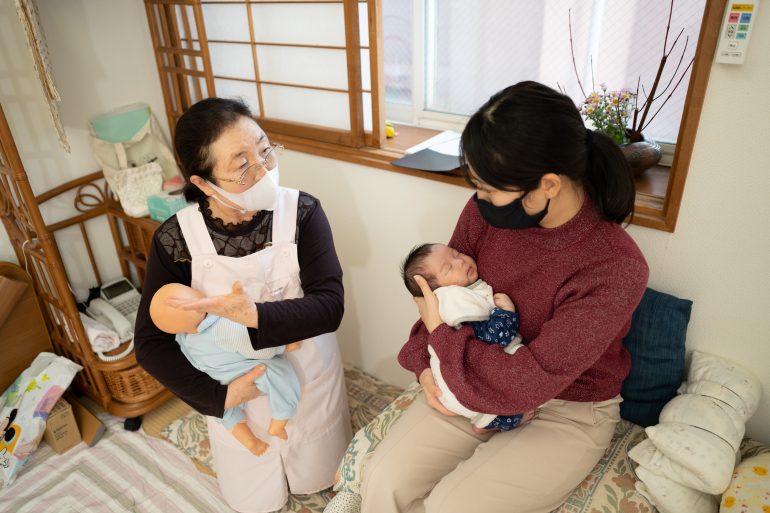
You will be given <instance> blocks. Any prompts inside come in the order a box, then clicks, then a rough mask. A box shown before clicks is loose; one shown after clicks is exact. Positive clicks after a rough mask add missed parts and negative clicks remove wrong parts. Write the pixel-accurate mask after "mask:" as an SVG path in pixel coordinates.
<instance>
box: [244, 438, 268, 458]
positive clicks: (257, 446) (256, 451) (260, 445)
mask: <svg viewBox="0 0 770 513" xmlns="http://www.w3.org/2000/svg"><path fill="white" fill-rule="evenodd" d="M244 445H245V446H246V448H247V449H248V450H249V451H251V454H253V455H254V456H262V455H263V454H265V451H266V450H267V448H268V447H270V445H268V444H267V443H266V442H263V441H262V440H260V439H259V438H256V437H255V438H254V439H253V440H249V441H248V442H246V443H245V444H244Z"/></svg>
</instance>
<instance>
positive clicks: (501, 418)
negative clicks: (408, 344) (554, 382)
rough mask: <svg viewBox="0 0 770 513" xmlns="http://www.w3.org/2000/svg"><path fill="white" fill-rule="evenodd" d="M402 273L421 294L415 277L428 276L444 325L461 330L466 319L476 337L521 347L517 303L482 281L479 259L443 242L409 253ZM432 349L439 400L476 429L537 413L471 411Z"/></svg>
mask: <svg viewBox="0 0 770 513" xmlns="http://www.w3.org/2000/svg"><path fill="white" fill-rule="evenodd" d="M401 274H402V278H403V279H404V283H405V284H406V288H407V289H408V290H409V292H410V293H411V294H412V296H414V297H421V296H422V291H421V290H420V287H419V285H417V282H416V281H415V280H414V276H415V275H420V276H422V277H423V278H425V280H426V281H427V282H428V285H429V286H430V288H431V290H433V292H434V293H435V294H436V297H437V298H438V306H439V315H440V316H441V320H442V321H444V322H445V323H446V324H448V325H450V326H453V327H455V328H459V327H460V325H461V324H462V323H468V324H470V326H472V327H473V331H474V334H475V335H476V338H478V339H481V340H483V341H485V342H488V343H490V344H496V345H499V346H501V347H502V348H503V351H505V352H506V353H508V354H513V353H514V352H516V350H517V349H518V348H519V347H521V337H520V336H519V335H518V334H517V332H516V331H517V329H518V327H519V314H518V313H516V309H515V307H514V305H513V301H511V298H510V297H508V296H507V295H506V294H502V293H497V294H494V293H493V292H492V287H490V286H489V285H488V284H487V283H486V282H485V281H483V280H480V279H479V276H478V270H477V268H476V262H475V261H474V260H473V259H472V258H471V257H470V256H468V255H464V254H462V253H459V252H458V251H456V250H454V249H452V248H450V247H449V246H446V245H444V244H423V245H421V246H418V247H416V248H414V249H413V250H412V251H411V252H410V253H409V255H408V256H407V257H406V259H405V260H404V263H403V265H402V266H401ZM428 352H429V353H430V367H431V371H432V372H433V377H434V379H435V381H436V386H438V388H439V389H440V390H441V396H440V398H439V399H440V400H441V403H442V404H443V405H444V406H445V407H446V408H447V409H448V410H449V411H451V412H454V413H457V414H458V415H462V416H463V417H467V418H469V419H471V423H472V424H473V429H474V431H476V432H484V431H491V430H501V431H508V430H511V429H513V428H515V427H517V426H519V425H520V424H521V423H522V422H523V421H525V420H529V419H530V418H532V416H533V415H534V412H528V413H524V414H517V415H494V414H491V413H479V412H474V411H471V410H469V409H468V408H466V407H465V406H463V405H462V404H460V402H459V401H458V400H457V398H456V397H455V395H454V393H453V392H452V391H451V390H450V389H449V386H448V385H447V383H446V382H445V381H444V379H443V377H442V376H441V365H440V363H441V362H440V361H439V358H438V356H437V355H436V352H435V351H434V350H433V348H432V347H431V346H430V345H429V346H428Z"/></svg>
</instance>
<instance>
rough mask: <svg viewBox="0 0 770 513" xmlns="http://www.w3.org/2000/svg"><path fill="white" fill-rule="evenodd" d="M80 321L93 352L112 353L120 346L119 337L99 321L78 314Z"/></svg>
mask: <svg viewBox="0 0 770 513" xmlns="http://www.w3.org/2000/svg"><path fill="white" fill-rule="evenodd" d="M80 320H81V321H82V322H83V328H84V329H85V330H86V336H88V340H89V342H91V348H92V349H93V350H94V351H101V352H106V351H112V350H113V349H115V348H116V347H118V346H119V345H120V337H118V334H117V333H115V331H113V330H111V329H110V328H108V327H107V326H105V325H104V324H102V323H101V322H99V321H96V320H94V319H92V318H90V317H89V316H87V315H85V314H84V313H83V312H80Z"/></svg>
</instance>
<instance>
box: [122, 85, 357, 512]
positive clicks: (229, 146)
mask: <svg viewBox="0 0 770 513" xmlns="http://www.w3.org/2000/svg"><path fill="white" fill-rule="evenodd" d="M174 146H175V149H176V152H177V155H178V156H179V159H180V161H181V164H182V170H183V173H184V175H185V177H186V178H187V182H188V183H187V185H186V188H185V196H186V197H187V199H188V200H190V201H194V202H195V203H194V204H193V205H192V206H190V207H187V208H185V209H183V210H181V211H180V212H178V213H177V214H176V215H175V216H173V217H171V218H170V219H168V220H167V221H166V222H164V223H163V224H162V225H161V226H160V227H159V228H158V230H157V231H156V233H155V236H154V238H153V244H152V249H151V251H150V256H149V261H148V265H147V275H146V277H145V281H144V287H143V290H142V302H141V306H140V308H139V313H138V315H137V321H136V337H135V344H136V354H137V360H138V361H139V363H140V364H141V365H142V367H144V368H145V369H147V371H148V372H149V373H150V374H152V375H153V376H155V377H156V378H157V379H158V380H159V381H160V382H161V383H163V385H165V386H166V387H167V388H169V389H170V390H171V391H172V392H174V393H175V394H177V395H178V396H179V397H181V398H182V399H183V400H184V401H186V402H187V403H188V404H190V405H191V406H192V407H193V408H195V409H196V410H198V411H199V412H201V413H203V414H205V415H209V416H211V417H222V414H223V412H224V410H225V409H226V408H227V409H229V408H232V407H233V406H236V405H239V404H242V403H246V417H247V422H248V425H249V427H250V428H251V429H252V430H253V431H255V433H256V434H257V436H258V437H259V438H261V439H262V440H265V441H267V442H268V443H269V445H270V447H269V448H268V449H267V451H266V452H265V453H264V454H262V455H261V456H255V455H253V454H252V453H251V452H249V451H248V450H247V449H246V448H244V447H243V446H242V445H241V444H240V443H239V442H238V441H237V440H235V438H234V437H233V435H232V434H231V433H230V432H229V431H228V430H227V429H225V428H224V426H223V425H222V424H221V423H219V422H214V421H213V420H212V419H209V421H208V429H209V438H210V440H211V447H212V451H213V454H214V465H215V467H216V471H217V479H218V481H219V485H220V489H221V490H222V494H223V496H224V498H225V500H227V502H228V503H229V504H230V506H232V508H233V509H235V510H237V511H241V512H255V513H261V512H266V511H273V510H277V509H281V507H282V506H283V505H284V503H285V502H286V499H287V493H288V490H287V483H288V488H289V489H290V490H291V492H292V493H300V494H308V493H314V492H317V491H319V490H321V489H323V488H326V487H328V486H330V485H331V484H332V481H333V479H334V472H335V470H336V468H337V465H338V464H339V460H340V458H341V457H342V454H343V453H344V451H345V447H346V446H347V443H348V441H349V440H350V426H349V422H348V414H347V404H346V395H345V384H344V379H343V373H342V365H341V360H340V356H339V352H338V350H337V341H336V338H335V336H334V334H333V332H334V330H336V329H337V327H338V326H339V323H340V321H341V319H342V313H343V289H342V270H341V268H340V264H339V260H338V259H337V254H336V252H335V250H334V242H333V240H332V233H331V230H330V228H329V223H328V221H327V219H326V215H325V214H324V212H323V210H322V209H321V205H320V202H319V201H318V200H317V199H316V198H314V197H313V196H310V195H308V194H306V193H304V192H299V191H297V190H294V189H287V188H283V187H279V186H278V164H277V160H276V157H275V152H274V151H273V150H274V148H273V146H271V145H270V142H269V141H268V139H267V136H266V135H265V133H264V132H263V131H262V129H261V128H260V127H259V125H257V123H256V122H255V121H254V119H253V118H252V116H251V113H250V112H249V109H248V108H247V107H246V106H245V105H243V104H242V103H240V102H237V101H233V100H224V99H219V98H211V99H207V100H203V101H201V102H199V103H196V104H195V105H193V106H192V107H190V109H189V110H188V111H187V112H185V113H184V114H183V115H182V117H181V118H179V121H178V122H177V125H176V133H175V137H174ZM172 282H175V283H182V284H184V285H190V286H192V287H193V288H195V289H196V290H199V291H201V292H203V293H204V294H205V295H206V296H208V297H206V298H204V299H201V300H198V301H194V302H188V303H183V302H179V303H178V306H182V307H183V308H188V309H193V310H197V311H200V312H208V313H211V314H214V315H218V316H220V317H226V318H228V319H230V320H232V321H235V322H238V323H240V324H242V325H244V326H246V327H247V328H248V333H249V339H250V343H251V348H249V349H254V350H260V349H265V348H270V347H276V346H282V345H285V344H287V343H290V342H296V341H300V340H303V341H304V342H303V343H302V347H301V349H299V350H297V351H293V352H292V353H289V355H288V356H287V359H288V360H290V361H291V363H292V365H293V367H294V369H295V371H296V373H297V375H298V376H299V380H300V384H301V393H300V402H299V405H298V407H297V411H296V414H295V415H294V416H293V417H292V419H291V421H290V422H289V424H288V425H287V427H286V431H287V432H288V440H286V441H283V440H281V439H278V438H276V437H271V436H270V435H269V433H268V432H267V428H268V424H269V421H270V412H269V408H268V406H267V399H266V397H264V396H263V397H258V396H259V391H258V389H257V387H256V385H255V384H254V380H255V378H256V377H258V376H259V375H260V374H261V373H262V372H263V369H262V368H260V367H257V368H255V369H254V370H253V371H251V372H249V373H247V374H244V375H243V376H242V377H240V378H237V379H236V380H234V381H232V382H231V383H230V384H229V385H221V384H220V383H219V382H218V381H215V380H214V379H212V378H211V377H209V376H208V375H207V374H206V373H204V372H201V371H199V370H197V369H196V368H195V367H193V365H192V364H191V363H190V362H189V361H188V360H187V358H186V357H185V356H184V354H183V353H182V351H181V349H180V347H179V345H178V344H177V343H176V342H175V340H174V335H169V334H166V333H163V332H162V331H160V330H159V329H158V328H157V327H156V326H155V325H154V324H153V322H152V320H151V318H150V316H149V306H150V301H151V299H152V297H153V295H154V294H155V292H156V291H157V290H158V289H159V288H161V287H162V286H163V285H165V284H167V283H172Z"/></svg>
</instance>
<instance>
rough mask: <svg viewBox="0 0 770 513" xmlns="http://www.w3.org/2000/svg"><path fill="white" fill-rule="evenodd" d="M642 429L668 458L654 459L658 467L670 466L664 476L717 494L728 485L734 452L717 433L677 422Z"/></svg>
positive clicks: (733, 463)
mask: <svg viewBox="0 0 770 513" xmlns="http://www.w3.org/2000/svg"><path fill="white" fill-rule="evenodd" d="M645 432H646V433H647V436H648V437H649V439H650V440H652V443H653V444H655V448H656V449H657V450H658V451H660V453H661V456H665V457H666V458H667V459H668V460H670V461H667V460H662V458H659V460H660V461H659V462H658V465H659V468H661V469H663V468H669V469H670V471H671V472H670V473H667V474H666V477H668V478H670V479H672V480H674V481H677V482H678V483H681V484H683V485H685V486H689V487H691V488H695V489H696V490H700V491H701V492H706V493H710V494H720V493H722V492H724V491H725V489H726V488H727V486H728V485H729V484H730V478H731V476H732V474H733V468H734V467H735V453H734V452H733V449H732V447H730V444H728V443H727V442H725V441H724V440H722V439H721V438H719V437H718V436H716V435H714V434H713V433H709V432H708V431H704V430H702V429H700V428H696V427H693V426H688V425H687V424H681V423H679V422H666V423H665V424H658V425H657V426H649V427H648V428H646V429H645ZM673 464H676V465H673Z"/></svg>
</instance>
